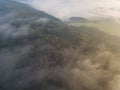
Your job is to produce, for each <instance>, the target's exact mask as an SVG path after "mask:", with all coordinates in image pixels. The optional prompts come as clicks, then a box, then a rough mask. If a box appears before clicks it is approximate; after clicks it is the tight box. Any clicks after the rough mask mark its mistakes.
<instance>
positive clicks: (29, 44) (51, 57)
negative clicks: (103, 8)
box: [0, 0, 120, 90]
mask: <svg viewBox="0 0 120 90" xmlns="http://www.w3.org/2000/svg"><path fill="white" fill-rule="evenodd" d="M53 1H54V0H53ZM76 1H77V0H76ZM44 2H46V1H44ZM59 2H61V3H62V2H63V3H64V1H62V0H61V1H56V2H55V4H56V3H59ZM71 2H72V0H71V1H70V2H69V3H71ZM83 2H86V1H83ZM89 2H90V1H89ZM66 3H68V2H67V1H66ZM53 4H54V3H53ZM73 4H74V1H73ZM43 5H44V4H43ZM73 6H74V5H73ZM32 10H33V9H32ZM26 11H27V10H26ZM40 14H42V15H43V14H45V13H40ZM69 14H70V13H69ZM23 15H26V14H23ZM27 15H28V14H27ZM30 15H31V14H30ZM31 16H32V15H31ZM45 16H46V14H45ZM26 17H27V16H26ZM36 17H37V18H36ZM50 17H51V16H49V15H48V17H47V16H46V17H44V16H43V17H38V16H37V15H36V16H35V15H33V17H29V18H24V16H23V17H21V16H19V15H18V17H17V18H16V16H15V15H14V13H12V14H6V15H5V16H1V18H0V42H2V43H0V90H120V68H119V67H120V50H119V49H120V43H119V42H120V40H119V38H116V37H113V36H110V35H107V34H105V33H103V32H101V31H99V30H98V29H96V28H88V27H84V26H83V27H79V28H77V27H68V26H66V27H64V24H62V25H61V23H60V22H58V21H57V20H56V19H55V18H54V20H56V22H57V24H56V22H52V21H51V20H52V19H53V17H52V19H49V18H50ZM54 20H53V21H54ZM50 21H51V22H50ZM58 23H59V24H58ZM31 32H32V33H31ZM27 36H29V37H30V38H29V37H27ZM16 38H17V39H16ZM13 41H14V42H13Z"/></svg>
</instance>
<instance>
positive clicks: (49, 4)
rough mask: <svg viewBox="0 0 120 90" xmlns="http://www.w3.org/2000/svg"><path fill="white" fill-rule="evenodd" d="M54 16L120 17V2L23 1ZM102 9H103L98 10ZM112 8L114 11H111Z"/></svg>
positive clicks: (113, 0)
mask: <svg viewBox="0 0 120 90" xmlns="http://www.w3.org/2000/svg"><path fill="white" fill-rule="evenodd" d="M22 1H24V2H26V3H27V4H29V5H31V6H32V7H34V8H36V9H39V10H44V11H46V12H48V13H50V14H52V15H54V16H57V17H60V18H63V17H70V16H85V17H93V16H105V17H106V16H112V17H115V18H116V17H119V16H120V12H119V11H120V0H44V1H43V0H22ZM98 7H102V9H100V8H98ZM111 8H112V9H111Z"/></svg>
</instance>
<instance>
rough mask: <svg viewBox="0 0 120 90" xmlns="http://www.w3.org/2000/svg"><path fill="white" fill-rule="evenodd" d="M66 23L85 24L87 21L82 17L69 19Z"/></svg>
mask: <svg viewBox="0 0 120 90" xmlns="http://www.w3.org/2000/svg"><path fill="white" fill-rule="evenodd" d="M68 22H74V23H86V22H88V19H86V18H84V17H70V18H69V19H68Z"/></svg>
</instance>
